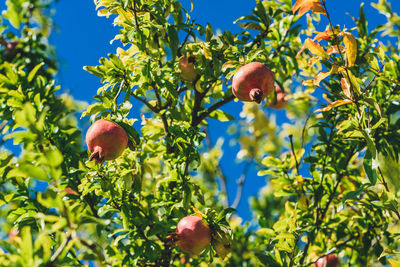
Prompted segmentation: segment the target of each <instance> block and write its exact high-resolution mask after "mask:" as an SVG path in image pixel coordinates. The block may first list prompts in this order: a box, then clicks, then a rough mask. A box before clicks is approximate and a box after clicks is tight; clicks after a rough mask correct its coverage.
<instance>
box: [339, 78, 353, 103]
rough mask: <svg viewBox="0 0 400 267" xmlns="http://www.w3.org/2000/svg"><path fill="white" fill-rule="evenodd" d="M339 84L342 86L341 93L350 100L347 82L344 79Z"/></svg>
mask: <svg viewBox="0 0 400 267" xmlns="http://www.w3.org/2000/svg"><path fill="white" fill-rule="evenodd" d="M340 84H341V85H342V90H343V93H344V94H345V95H346V96H347V97H348V98H351V93H350V83H349V82H348V81H347V79H346V78H342V79H341V80H340Z"/></svg>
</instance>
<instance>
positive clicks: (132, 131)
mask: <svg viewBox="0 0 400 267" xmlns="http://www.w3.org/2000/svg"><path fill="white" fill-rule="evenodd" d="M118 124H119V125H120V126H121V127H122V128H124V130H125V131H126V133H127V134H128V136H129V137H131V139H132V140H133V141H134V143H135V145H136V146H138V145H139V144H140V135H139V133H138V132H137V131H136V130H135V128H133V126H131V125H129V124H126V123H125V122H118Z"/></svg>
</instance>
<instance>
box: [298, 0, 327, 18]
mask: <svg viewBox="0 0 400 267" xmlns="http://www.w3.org/2000/svg"><path fill="white" fill-rule="evenodd" d="M310 10H312V11H314V12H316V13H322V14H325V9H324V8H323V7H322V6H321V3H320V0H298V1H297V2H296V3H295V4H294V6H293V8H292V11H293V14H294V13H296V11H299V15H300V16H302V15H304V13H306V12H308V11H310Z"/></svg>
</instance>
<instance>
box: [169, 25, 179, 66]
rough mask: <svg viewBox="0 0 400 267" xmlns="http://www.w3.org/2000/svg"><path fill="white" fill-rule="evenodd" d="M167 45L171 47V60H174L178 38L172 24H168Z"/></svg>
mask: <svg viewBox="0 0 400 267" xmlns="http://www.w3.org/2000/svg"><path fill="white" fill-rule="evenodd" d="M168 38H169V45H170V47H171V55H172V60H175V58H176V56H177V53H178V46H179V38H178V33H177V32H176V29H175V27H174V25H169V26H168Z"/></svg>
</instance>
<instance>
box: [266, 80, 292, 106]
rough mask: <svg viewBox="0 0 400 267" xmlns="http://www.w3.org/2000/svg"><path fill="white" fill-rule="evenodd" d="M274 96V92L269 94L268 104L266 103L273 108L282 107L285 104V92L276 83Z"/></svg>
mask: <svg viewBox="0 0 400 267" xmlns="http://www.w3.org/2000/svg"><path fill="white" fill-rule="evenodd" d="M275 92H276V98H275V94H271V95H272V96H271V99H270V104H269V105H268V106H269V107H270V108H273V109H282V108H284V107H285V106H286V104H287V94H286V93H284V92H282V89H281V88H280V87H279V86H278V85H277V86H275Z"/></svg>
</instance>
